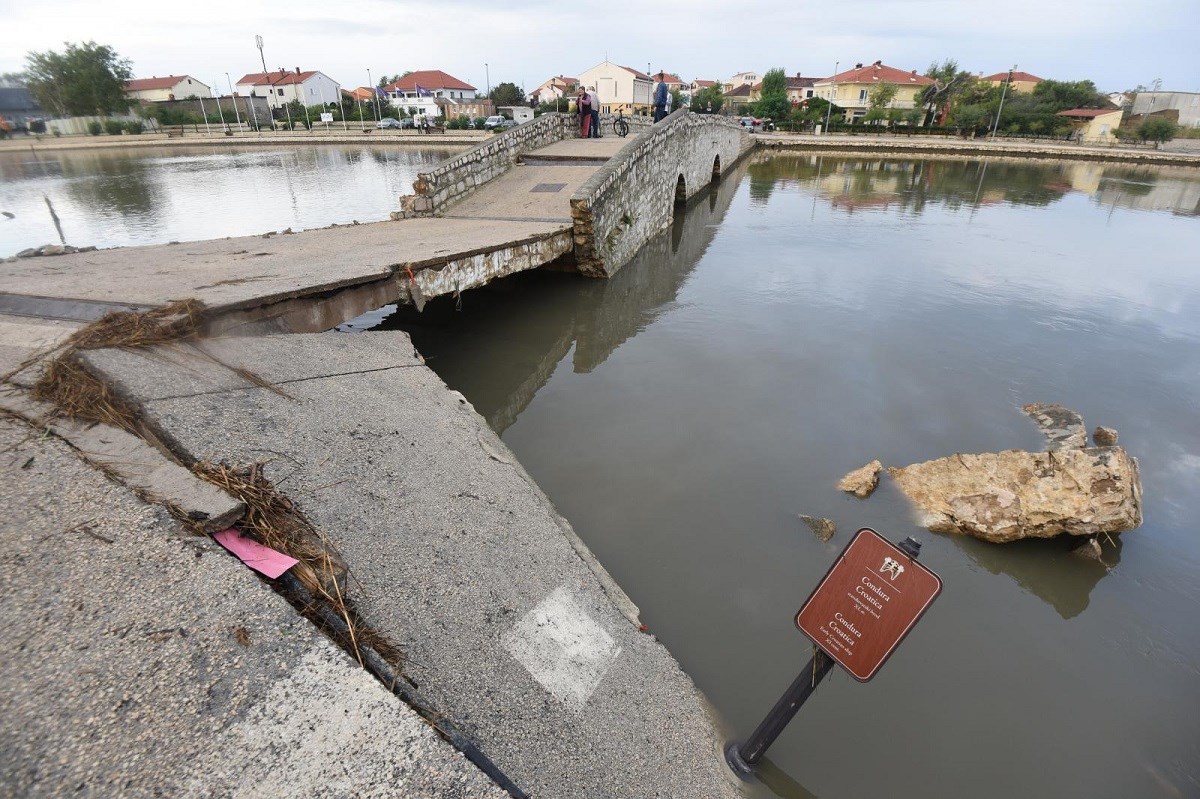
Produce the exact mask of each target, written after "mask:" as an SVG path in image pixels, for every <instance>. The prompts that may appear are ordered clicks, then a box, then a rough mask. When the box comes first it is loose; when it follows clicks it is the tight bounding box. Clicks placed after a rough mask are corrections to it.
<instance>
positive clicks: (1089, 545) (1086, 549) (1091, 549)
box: [1071, 538, 1103, 560]
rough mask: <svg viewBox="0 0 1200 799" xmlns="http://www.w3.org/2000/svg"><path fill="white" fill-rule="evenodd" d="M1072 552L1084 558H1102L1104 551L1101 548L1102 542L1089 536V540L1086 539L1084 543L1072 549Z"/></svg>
mask: <svg viewBox="0 0 1200 799" xmlns="http://www.w3.org/2000/svg"><path fill="white" fill-rule="evenodd" d="M1071 554H1072V555H1074V556H1075V557H1077V558H1083V559H1084V560H1100V556H1101V555H1102V554H1103V553H1102V551H1101V550H1100V542H1099V541H1097V540H1096V539H1094V538H1089V539H1088V540H1087V541H1084V542H1083V543H1082V544H1080V545H1079V546H1077V547H1075V548H1074V549H1072V550H1071Z"/></svg>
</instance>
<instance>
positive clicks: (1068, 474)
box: [888, 447, 1142, 543]
mask: <svg viewBox="0 0 1200 799" xmlns="http://www.w3.org/2000/svg"><path fill="white" fill-rule="evenodd" d="M888 474H889V475H891V477H892V478H893V479H894V480H895V481H896V484H897V485H898V486H899V487H900V490H901V491H903V492H904V494H905V495H906V496H907V497H908V498H909V499H910V500H911V501H912V502H913V503H914V505H916V507H917V509H918V510H919V512H920V514H921V524H923V525H924V526H925V527H927V528H928V529H930V530H932V531H933V532H936V533H962V534H966V535H972V536H974V537H976V538H981V539H983V540H984V541H992V542H996V543H1004V542H1008V541H1016V540H1018V539H1021V538H1050V537H1053V536H1056V535H1059V534H1061V533H1067V534H1070V535H1081V536H1087V535H1096V534H1099V533H1120V532H1124V531H1126V530H1132V529H1134V528H1136V527H1138V526H1139V525H1141V523H1142V486H1141V478H1140V476H1139V474H1138V466H1137V460H1135V459H1134V458H1131V457H1130V456H1129V455H1128V454H1127V453H1126V452H1125V450H1124V449H1122V448H1121V447H1092V448H1088V449H1081V448H1074V449H1059V450H1055V451H1050V452H1023V451H1021V450H1006V451H1004V452H996V453H983V454H979V455H952V456H950V457H948V458H938V459H936V460H931V461H926V462H924V463H917V464H913V465H911V466H905V467H902V468H889V469H888Z"/></svg>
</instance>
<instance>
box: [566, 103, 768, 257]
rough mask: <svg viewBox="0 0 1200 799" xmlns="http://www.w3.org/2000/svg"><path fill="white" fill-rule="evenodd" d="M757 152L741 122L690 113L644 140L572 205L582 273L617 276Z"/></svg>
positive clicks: (667, 121)
mask: <svg viewBox="0 0 1200 799" xmlns="http://www.w3.org/2000/svg"><path fill="white" fill-rule="evenodd" d="M753 147H754V139H753V137H752V136H750V134H749V133H747V132H746V130H745V129H744V128H742V127H741V126H740V125H738V124H737V123H736V122H733V121H731V120H728V119H725V118H723V117H718V116H711V115H702V114H693V113H690V112H689V111H687V110H686V109H680V110H678V111H676V112H675V113H673V114H671V115H670V116H669V117H667V118H666V119H664V120H663V121H662V122H660V123H659V124H657V125H654V126H653V127H651V128H650V129H649V130H646V131H645V132H643V133H641V134H639V135H638V136H637V138H635V139H633V140H632V141H630V143H629V144H627V145H625V147H623V148H622V149H621V151H620V152H619V153H617V154H616V155H615V156H613V157H612V158H611V159H610V160H609V162H608V163H607V164H605V165H604V166H603V167H601V168H600V170H599V171H597V172H596V174H594V175H592V177H591V178H589V179H588V180H587V182H586V183H584V184H583V185H582V186H580V187H579V189H578V191H576V192H575V194H574V196H572V197H571V217H572V219H573V221H574V229H575V261H576V265H577V267H578V269H579V271H580V272H582V273H583V274H585V275H590V276H592V277H608V276H609V275H612V274H613V273H614V272H616V271H617V270H618V269H620V268H621V267H622V266H623V265H625V264H626V263H628V262H629V260H630V259H631V258H633V256H634V255H635V254H636V253H637V252H638V250H640V249H641V248H642V246H643V245H645V244H646V242H648V241H649V240H650V239H651V237H653V236H654V234H656V233H658V232H659V231H660V230H662V229H663V228H665V227H667V226H668V225H670V223H671V218H672V217H673V215H674V212H675V208H676V206H678V205H683V204H685V203H686V202H687V201H688V200H690V199H691V198H692V197H694V196H695V195H696V194H698V193H700V192H701V191H703V190H704V189H705V188H707V187H708V186H709V185H710V184H711V183H713V182H714V181H716V180H718V179H719V178H720V176H721V175H722V174H723V173H725V172H726V171H727V170H729V169H730V168H731V167H732V166H733V165H734V163H735V162H737V161H738V159H740V158H741V157H742V156H743V155H745V154H746V153H748V152H749V151H750V150H751V149H753Z"/></svg>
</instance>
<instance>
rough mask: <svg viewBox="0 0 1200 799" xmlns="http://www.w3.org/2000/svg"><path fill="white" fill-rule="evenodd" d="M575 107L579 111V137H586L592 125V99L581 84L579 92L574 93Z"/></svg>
mask: <svg viewBox="0 0 1200 799" xmlns="http://www.w3.org/2000/svg"><path fill="white" fill-rule="evenodd" d="M575 108H576V109H577V110H578V111H579V138H581V139H586V138H587V137H588V130H589V129H590V128H591V125H592V101H591V100H590V99H589V97H588V93H587V89H585V88H583V87H582V86H580V87H579V94H577V95H575Z"/></svg>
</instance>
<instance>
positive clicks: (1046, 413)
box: [1021, 402, 1087, 451]
mask: <svg viewBox="0 0 1200 799" xmlns="http://www.w3.org/2000/svg"><path fill="white" fill-rule="evenodd" d="M1021 410H1023V411H1025V413H1027V414H1028V415H1029V416H1030V417H1031V418H1032V419H1033V421H1035V422H1037V426H1038V427H1039V428H1041V431H1042V435H1044V436H1045V437H1046V449H1047V450H1048V451H1050V450H1060V449H1083V448H1084V447H1086V446H1087V428H1086V427H1084V425H1083V417H1082V416H1080V415H1079V414H1078V413H1076V412H1075V411H1073V410H1071V409H1070V408H1064V407H1063V406H1062V405H1054V404H1049V403H1045V402H1034V403H1031V404H1029V405H1025V406H1024V407H1022V408H1021Z"/></svg>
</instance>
